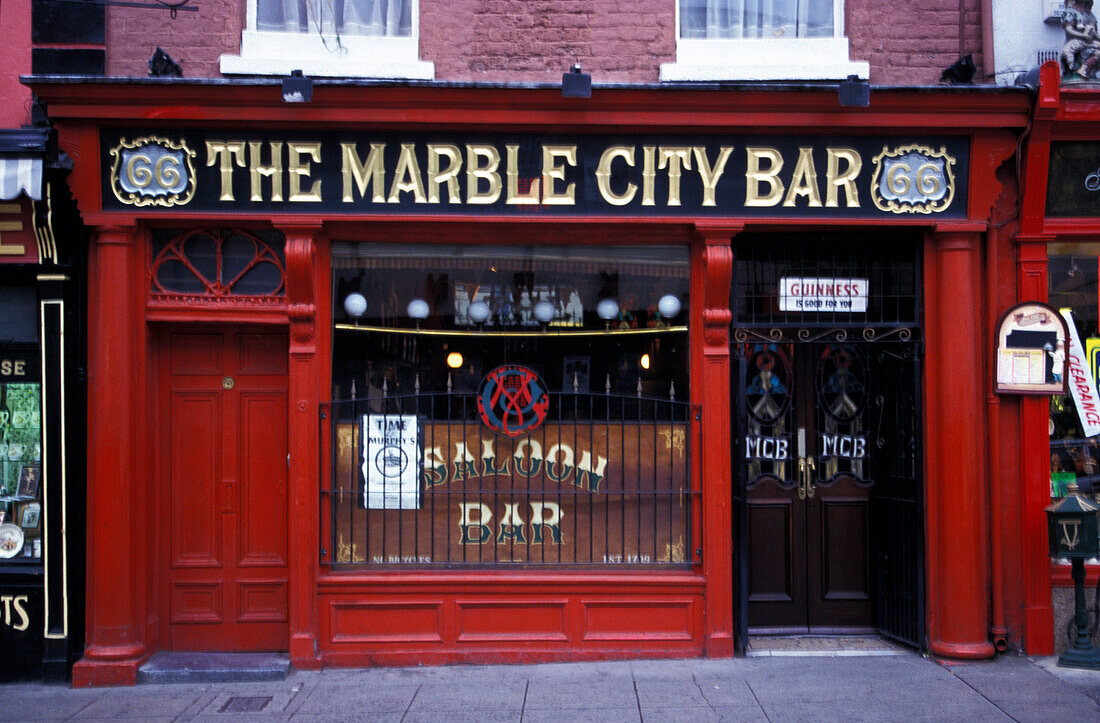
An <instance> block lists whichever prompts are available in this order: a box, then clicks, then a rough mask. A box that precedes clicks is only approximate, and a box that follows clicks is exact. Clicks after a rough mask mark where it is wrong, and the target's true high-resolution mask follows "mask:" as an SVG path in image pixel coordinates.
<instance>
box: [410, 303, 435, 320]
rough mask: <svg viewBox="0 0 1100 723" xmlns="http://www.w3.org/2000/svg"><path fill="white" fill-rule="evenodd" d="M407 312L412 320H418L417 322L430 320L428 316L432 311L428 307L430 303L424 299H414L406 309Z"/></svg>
mask: <svg viewBox="0 0 1100 723" xmlns="http://www.w3.org/2000/svg"><path fill="white" fill-rule="evenodd" d="M405 311H407V312H408V314H409V318H410V319H416V320H417V321H423V320H424V319H427V318H428V314H429V312H430V311H431V309H430V308H429V307H428V302H427V301H424V300H423V299H413V300H412V301H410V302H409V305H408V306H407V307H405Z"/></svg>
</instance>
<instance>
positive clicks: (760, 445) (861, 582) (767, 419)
mask: <svg viewBox="0 0 1100 723" xmlns="http://www.w3.org/2000/svg"><path fill="white" fill-rule="evenodd" d="M746 362H747V367H748V368H747V370H746V371H745V373H744V374H743V375H742V378H743V379H744V383H745V387H744V390H743V394H742V400H743V405H744V408H743V410H742V413H743V414H744V415H745V416H744V419H745V420H746V421H745V422H744V424H742V425H741V428H742V429H744V430H745V438H744V440H742V442H743V445H742V449H741V450H740V451H741V452H742V458H743V462H742V464H744V465H745V472H746V474H745V476H744V477H743V479H745V480H746V492H745V505H746V526H747V535H748V547H749V549H748V555H747V564H748V566H749V570H748V595H747V598H748V601H747V604H748V625H749V626H750V627H752V628H757V629H760V628H767V629H787V630H791V631H796V630H803V631H806V630H828V629H835V628H847V629H852V628H869V627H870V626H871V624H872V623H873V616H874V610H873V608H872V599H873V598H872V576H871V565H870V537H869V530H870V518H869V509H870V505H869V503H870V497H871V490H872V487H873V484H874V482H873V480H872V479H870V478H869V477H868V475H869V473H870V465H869V457H870V451H871V448H872V441H871V440H870V439H869V437H868V430H869V428H870V423H869V419H870V416H871V405H870V404H869V403H868V402H869V396H870V386H869V379H868V377H869V371H870V370H869V367H868V364H867V360H866V357H865V355H864V352H863V350H861V349H860V348H859V347H858V346H856V345H853V344H845V343H832V344H796V343H790V342H789V343H785V344H768V345H757V346H756V347H755V348H754V349H753V350H751V351H750V353H749V354H748V355H747V358H746ZM780 510H782V514H780ZM784 594H786V596H784Z"/></svg>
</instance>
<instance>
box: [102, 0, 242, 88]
mask: <svg viewBox="0 0 1100 723" xmlns="http://www.w3.org/2000/svg"><path fill="white" fill-rule="evenodd" d="M189 5H191V6H193V7H197V8H199V10H198V12H180V13H177V14H176V17H175V18H174V19H172V18H170V17H169V14H168V11H167V10H160V9H156V10H150V9H138V8H124V7H108V8H107V75H112V76H126V77H146V76H148V75H149V65H148V63H149V56H151V55H152V54H153V51H155V50H156V49H157V47H158V46H159V47H161V48H164V51H165V52H166V53H168V55H170V56H171V57H172V59H173V60H175V61H176V62H177V63H179V64H180V65H181V66H182V67H183V75H184V77H187V78H212V77H218V76H219V75H220V73H219V70H218V56H220V55H221V54H222V53H229V52H233V53H235V52H239V51H240V47H241V28H243V27H244V22H245V3H244V0H201V2H194V1H193V2H191V3H189Z"/></svg>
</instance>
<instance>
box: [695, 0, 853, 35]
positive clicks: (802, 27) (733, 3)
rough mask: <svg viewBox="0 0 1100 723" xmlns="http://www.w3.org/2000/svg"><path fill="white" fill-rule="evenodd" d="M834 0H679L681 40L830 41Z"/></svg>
mask: <svg viewBox="0 0 1100 723" xmlns="http://www.w3.org/2000/svg"><path fill="white" fill-rule="evenodd" d="M832 36H833V0H680V37H681V38H831V37H832Z"/></svg>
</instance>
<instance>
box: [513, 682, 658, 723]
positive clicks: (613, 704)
mask: <svg viewBox="0 0 1100 723" xmlns="http://www.w3.org/2000/svg"><path fill="white" fill-rule="evenodd" d="M601 707H605V708H630V707H633V708H634V710H635V711H637V709H638V698H637V695H636V694H635V692H634V681H633V679H631V678H630V677H629V675H627V676H623V677H621V678H619V679H617V680H615V681H611V682H609V681H606V680H605V681H592V682H572V681H570V682H564V683H563V682H558V681H553V680H551V681H547V680H532V681H531V685H530V686H529V687H528V689H527V702H526V704H525V705H524V712H525V714H526V713H527V712H530V711H540V710H550V711H554V710H556V711H565V710H568V711H569V715H570V716H572V715H573V713H574V712H576V711H580V710H584V709H587V708H601Z"/></svg>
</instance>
